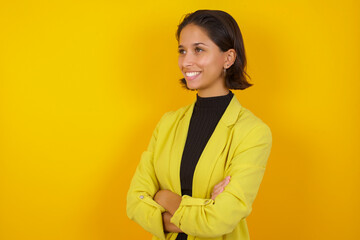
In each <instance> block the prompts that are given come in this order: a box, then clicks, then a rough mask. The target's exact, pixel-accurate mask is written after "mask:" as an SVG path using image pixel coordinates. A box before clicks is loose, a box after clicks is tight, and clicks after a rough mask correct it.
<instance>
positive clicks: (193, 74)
mask: <svg viewBox="0 0 360 240" xmlns="http://www.w3.org/2000/svg"><path fill="white" fill-rule="evenodd" d="M200 73H201V72H185V77H186V79H188V80H194V79H195V78H197V76H199V74H200Z"/></svg>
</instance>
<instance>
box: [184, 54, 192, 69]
mask: <svg viewBox="0 0 360 240" xmlns="http://www.w3.org/2000/svg"><path fill="white" fill-rule="evenodd" d="M193 64H194V57H193V56H192V54H191V53H187V54H185V56H184V58H183V66H184V67H189V66H192V65H193Z"/></svg>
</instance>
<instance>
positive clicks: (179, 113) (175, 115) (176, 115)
mask: <svg viewBox="0 0 360 240" xmlns="http://www.w3.org/2000/svg"><path fill="white" fill-rule="evenodd" d="M192 105H193V104H189V105H186V106H184V107H181V108H179V109H177V110H173V111H168V112H166V113H164V114H163V116H162V117H161V121H162V122H174V121H176V120H179V119H181V118H182V117H183V116H184V115H185V113H186V112H187V111H189V110H190V109H191V107H192Z"/></svg>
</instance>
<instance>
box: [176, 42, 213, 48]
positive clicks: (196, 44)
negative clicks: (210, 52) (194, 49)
mask: <svg viewBox="0 0 360 240" xmlns="http://www.w3.org/2000/svg"><path fill="white" fill-rule="evenodd" d="M199 45H204V46H208V45H206V44H205V43H202V42H196V43H194V44H193V46H199ZM178 48H184V46H183V45H179V47H178Z"/></svg>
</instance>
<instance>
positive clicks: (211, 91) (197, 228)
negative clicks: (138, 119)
mask: <svg viewBox="0 0 360 240" xmlns="http://www.w3.org/2000/svg"><path fill="white" fill-rule="evenodd" d="M176 36H177V40H178V43H179V67H180V70H181V72H182V73H183V75H184V78H183V79H182V80H181V82H182V84H184V86H185V87H186V88H188V89H190V90H197V96H196V102H195V103H193V104H191V105H189V106H185V107H183V108H180V109H179V110H177V111H173V112H168V113H166V114H164V116H163V117H162V118H161V119H160V121H159V123H158V124H157V126H156V128H155V130H154V133H153V135H152V138H151V141H150V144H149V146H148V149H147V150H146V151H145V152H144V153H143V155H142V157H141V160H140V163H139V165H138V167H137V169H136V172H135V174H134V177H133V179H132V182H131V185H130V189H129V192H128V195H127V214H128V216H129V218H130V219H132V220H134V221H135V222H137V223H138V224H140V225H141V226H142V227H143V228H144V229H145V230H147V231H149V232H150V233H152V234H153V239H177V240H180V239H189V240H192V239H199V240H200V239H209V238H211V239H242V240H243V239H244V240H245V239H250V238H249V233H248V229H247V224H246V217H247V216H248V215H249V214H250V212H251V209H252V203H253V201H254V199H255V196H256V194H257V192H258V189H259V186H260V183H261V180H262V177H263V174H264V171H265V166H266V163H267V159H268V157H269V154H270V149H271V144H272V137H271V131H270V129H269V127H268V126H267V125H266V124H265V123H264V122H262V121H261V120H260V119H259V118H257V117H256V116H255V115H254V114H252V113H251V112H250V111H249V110H247V109H246V108H244V107H242V106H241V105H240V103H239V101H238V100H237V98H236V96H234V94H233V93H232V92H231V91H230V90H229V89H241V90H243V89H246V88H247V87H249V86H251V84H250V83H248V82H247V80H246V78H245V75H246V73H245V71H244V69H245V66H246V58H245V51H244V46H243V40H242V36H241V32H240V29H239V27H238V25H237V23H236V21H235V20H234V19H233V18H232V17H231V16H230V15H229V14H227V13H225V12H223V11H215V10H199V11H196V12H194V13H191V14H188V15H187V16H186V17H185V18H184V19H183V21H182V22H181V24H180V25H179V26H178V30H177V33H176Z"/></svg>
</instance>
